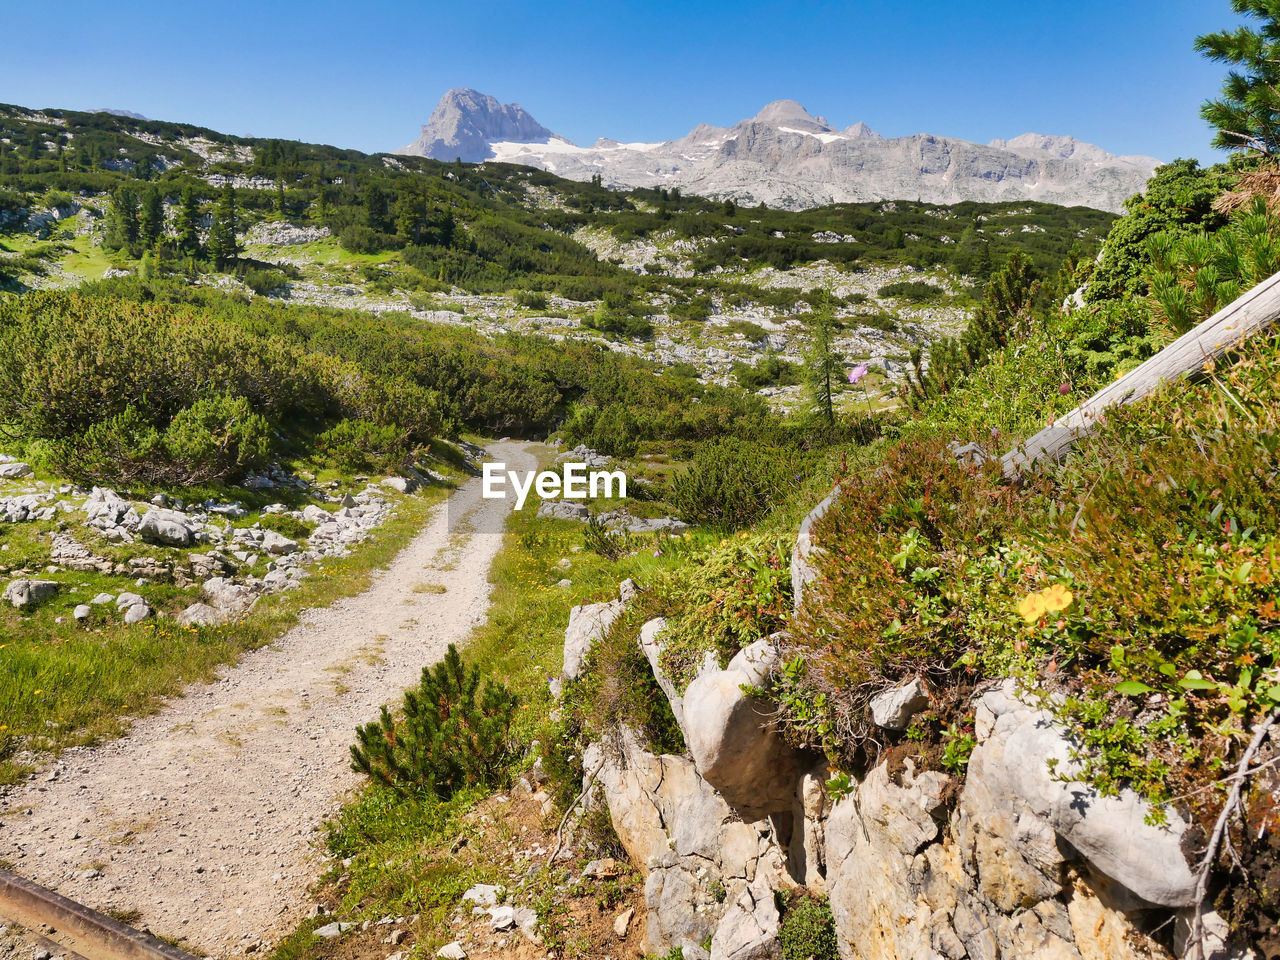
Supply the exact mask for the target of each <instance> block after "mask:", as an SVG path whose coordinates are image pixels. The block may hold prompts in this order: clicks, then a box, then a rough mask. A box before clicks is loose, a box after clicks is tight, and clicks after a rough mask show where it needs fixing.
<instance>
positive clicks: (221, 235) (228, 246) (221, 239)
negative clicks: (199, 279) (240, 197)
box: [209, 184, 240, 267]
mask: <svg viewBox="0 0 1280 960" xmlns="http://www.w3.org/2000/svg"><path fill="white" fill-rule="evenodd" d="M236 227H237V222H236V191H235V189H234V188H233V187H232V186H231V184H227V185H226V186H225V187H223V188H222V195H221V196H220V197H218V205H217V206H216V207H214V210H213V226H212V227H210V228H209V259H211V260H212V261H213V262H214V263H215V264H217V265H218V266H220V267H225V266H226V265H228V264H231V263H235V262H236V258H237V256H238V255H239V253H240V243H239V241H238V240H237V239H236Z"/></svg>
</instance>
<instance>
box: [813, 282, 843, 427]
mask: <svg viewBox="0 0 1280 960" xmlns="http://www.w3.org/2000/svg"><path fill="white" fill-rule="evenodd" d="M832 338H833V330H832V318H831V311H830V309H829V308H827V307H825V306H824V307H820V308H818V309H817V310H815V311H814V313H813V317H812V318H811V319H810V321H809V349H808V351H807V352H806V354H805V383H806V386H808V388H809V397H810V400H811V401H812V403H813V409H814V411H815V412H816V413H817V415H818V416H819V417H821V418H822V420H823V421H825V422H826V423H828V424H832V423H835V422H836V412H835V400H834V395H835V388H834V387H833V385H832V383H833V381H834V380H835V378H836V377H838V376H840V372H841V370H842V369H843V368H844V364H843V361H842V360H841V358H840V355H839V354H838V353H836V352H835V350H834V349H833V348H832Z"/></svg>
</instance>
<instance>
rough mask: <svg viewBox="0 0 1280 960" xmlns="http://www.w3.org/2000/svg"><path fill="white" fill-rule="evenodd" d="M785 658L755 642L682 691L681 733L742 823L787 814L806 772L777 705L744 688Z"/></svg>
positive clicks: (704, 774) (702, 770)
mask: <svg viewBox="0 0 1280 960" xmlns="http://www.w3.org/2000/svg"><path fill="white" fill-rule="evenodd" d="M779 658H780V655H779V653H778V648H777V646H775V644H774V643H773V642H772V641H771V640H757V641H756V642H755V643H753V644H751V645H749V646H747V647H745V648H744V649H742V650H740V651H739V652H738V653H737V655H736V656H734V658H733V659H732V660H730V661H729V665H728V666H727V667H726V668H725V669H723V670H719V669H714V668H713V669H703V670H702V671H701V672H700V673H699V674H698V675H697V677H695V678H694V680H693V682H692V683H690V684H689V686H688V688H687V689H686V690H685V692H684V697H683V706H684V710H683V714H684V717H683V720H682V721H681V723H680V728H681V729H682V730H683V731H684V737H685V743H686V744H687V745H688V747H689V754H690V756H692V758H693V762H694V765H695V766H696V767H697V770H698V773H699V774H700V775H701V776H702V778H703V779H704V780H706V781H707V782H708V783H709V784H711V786H713V787H715V788H716V789H717V790H718V791H720V795H721V796H723V797H724V798H725V800H726V801H727V802H728V804H729V806H731V807H733V808H734V810H736V811H737V812H738V813H739V814H740V815H741V816H742V818H743V819H744V820H758V819H760V818H761V817H765V816H769V815H770V814H774V813H784V812H789V811H790V810H791V808H792V805H793V803H794V800H795V791H796V783H797V781H798V780H799V779H800V775H801V774H802V773H803V771H804V768H805V767H806V766H807V765H808V761H807V760H806V759H805V758H804V757H803V756H802V754H800V752H799V751H797V750H795V749H793V748H792V747H790V746H788V745H787V744H786V743H785V742H784V741H783V739H782V737H781V736H780V735H779V733H778V730H777V728H776V726H775V725H774V724H773V723H772V722H771V718H772V717H773V715H774V714H775V713H776V712H777V710H776V707H775V705H774V704H772V703H770V702H769V701H768V700H765V699H763V698H761V697H758V696H752V695H750V694H748V693H747V692H745V691H744V689H743V688H744V687H747V688H752V687H760V686H763V685H764V683H765V682H766V681H767V680H768V678H769V676H770V675H771V674H772V673H773V671H774V670H775V669H776V668H777V666H778V662H779ZM714 952H715V951H712V953H713V954H714Z"/></svg>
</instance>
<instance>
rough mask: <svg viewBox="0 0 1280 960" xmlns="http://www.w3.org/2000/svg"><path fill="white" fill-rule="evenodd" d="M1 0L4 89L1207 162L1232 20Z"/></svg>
mask: <svg viewBox="0 0 1280 960" xmlns="http://www.w3.org/2000/svg"><path fill="white" fill-rule="evenodd" d="M5 6H6V7H7V9H5V10H4V14H3V16H4V21H5V33H6V34H7V42H6V43H5V52H4V55H3V57H0V102H9V103H19V104H22V105H24V106H32V107H46V106H53V107H66V108H80V109H86V108H92V107H103V106H107V107H122V108H126V109H130V110H135V111H137V112H139V113H143V114H145V115H146V116H148V117H152V118H156V119H163V120H180V121H186V122H192V123H198V124H201V125H203V126H208V127H212V128H214V129H216V130H221V131H224V132H227V133H236V134H252V135H255V136H278V137H284V138H287V139H298V140H306V141H315V142H322V143H332V144H335V145H338V146H344V147H354V148H357V149H361V150H366V151H375V150H390V149H393V148H395V147H397V146H401V145H403V144H405V143H408V142H409V141H410V140H412V139H413V138H414V137H415V136H416V135H417V131H418V127H419V126H420V125H421V124H422V123H423V122H424V121H425V120H426V118H427V116H428V114H429V113H430V111H431V108H432V107H433V106H434V105H435V103H436V101H437V100H438V99H439V97H440V95H441V94H442V93H443V92H444V91H445V90H447V89H448V88H450V87H474V88H476V89H478V90H481V91H483V92H485V93H491V94H493V95H494V96H496V97H498V98H499V99H500V100H502V101H503V102H509V101H513V100H514V101H518V102H520V103H521V104H523V105H524V106H525V108H526V109H528V110H529V111H530V112H531V113H532V114H533V115H534V116H535V117H536V118H537V119H538V120H539V121H541V122H542V123H543V124H544V125H546V126H548V127H550V128H551V129H553V130H555V131H556V132H557V133H561V134H563V135H565V136H567V137H569V138H570V139H572V140H575V141H577V142H579V143H590V142H592V141H594V140H595V139H596V138H597V137H601V136H608V137H613V138H616V139H620V140H657V139H668V138H671V137H676V136H681V135H683V134H684V133H686V132H687V131H688V130H689V129H690V128H691V127H693V126H694V124H696V123H698V122H699V121H707V122H710V123H716V124H721V125H729V124H732V123H734V122H736V121H737V120H739V119H741V118H743V117H747V116H750V115H752V114H754V113H755V112H756V111H757V110H758V109H759V108H760V107H761V106H763V105H764V104H765V103H766V102H768V101H770V100H775V99H780V98H783V97H790V98H794V99H796V100H799V101H800V102H801V103H803V104H804V105H805V106H806V107H808V108H809V110H810V112H812V113H814V114H823V115H825V116H826V117H827V119H828V120H829V121H831V122H832V123H833V124H835V125H836V126H840V127H844V126H848V125H849V124H851V123H854V122H856V121H858V120H865V121H866V122H867V123H868V124H870V125H871V126H872V127H873V128H874V129H876V130H878V131H880V132H881V133H883V134H885V135H887V136H902V135H906V134H911V133H921V132H928V133H935V134H941V135H945V136H955V137H962V138H965V139H968V140H976V141H987V140H990V139H992V138H993V137H1011V136H1015V135H1017V134H1019V133H1024V132H1026V131H1029V130H1033V131H1036V132H1038V133H1067V134H1071V135H1073V136H1076V137H1079V138H1081V139H1083V140H1088V141H1091V142H1094V143H1097V144H1100V145H1101V146H1103V147H1105V148H1106V149H1108V150H1111V151H1113V152H1117V153H1145V154H1150V155H1153V156H1157V157H1160V158H1161V159H1166V160H1167V159H1172V158H1173V157H1175V156H1198V157H1201V158H1202V159H1204V160H1206V161H1208V160H1212V159H1215V155H1214V153H1213V151H1212V150H1211V149H1210V148H1209V146H1208V142H1209V133H1208V131H1207V130H1206V128H1205V126H1204V124H1203V123H1202V122H1201V120H1200V119H1199V117H1198V115H1197V107H1198V105H1199V103H1200V102H1201V101H1202V100H1203V99H1204V98H1205V97H1207V96H1210V95H1212V94H1214V93H1216V92H1217V90H1218V87H1219V85H1220V82H1221V78H1222V76H1223V74H1224V70H1223V68H1221V67H1220V66H1218V65H1216V64H1212V63H1208V62H1205V61H1204V60H1202V59H1201V58H1200V57H1199V56H1198V55H1197V54H1195V53H1194V52H1193V51H1192V49H1191V43H1192V39H1193V37H1195V36H1196V35H1197V34H1200V33H1204V32H1206V31H1209V30H1216V29H1220V28H1222V27H1225V26H1229V25H1231V24H1233V23H1234V22H1235V20H1234V18H1233V15H1232V14H1231V11H1230V6H1229V4H1228V2H1227V0H1106V2H1103V0H1069V2H1064V3H1049V4H1042V3H1037V2H1034V0H1032V2H1028V0H1016V2H1015V0H995V2H983V3H956V2H954V0H953V2H932V0H930V2H924V0H920V2H912V0H855V2H845V3H834V2H831V3H825V2H794V3H780V2H761V0H734V2H706V3H698V2H689V3H673V2H669V0H648V2H645V3H609V2H599V0H597V2H586V0H544V2H537V3H534V2H530V3H508V2H490V3H474V2H472V3H468V2H457V0H455V2H451V3H447V4H445V3H436V2H408V0H401V2H393V0H366V2H363V3H361V2H354V3H353V2H343V3H334V2H315V3H299V2H294V0H268V2H261V0H255V2H252V3H250V2H245V0H223V2H221V3H217V4H205V3H200V4H195V3H184V2H179V3H176V4H174V3H164V4H161V3H154V2H153V3H141V2H129V0H115V2H110V3H103V2H101V0H94V2H87V0H59V2H56V3H52V2H49V3H38V2H37V3H21V4H20V3H17V2H10V3H8V4H6V5H5Z"/></svg>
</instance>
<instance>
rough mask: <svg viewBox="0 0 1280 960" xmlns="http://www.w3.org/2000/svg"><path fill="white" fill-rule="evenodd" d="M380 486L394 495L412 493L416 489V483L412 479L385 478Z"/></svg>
mask: <svg viewBox="0 0 1280 960" xmlns="http://www.w3.org/2000/svg"><path fill="white" fill-rule="evenodd" d="M382 485H383V486H384V487H386V488H387V489H388V490H394V491H396V493H413V491H414V490H416V489H418V481H417V480H415V479H414V478H413V477H387V478H386V479H385V480H383V481H382Z"/></svg>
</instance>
